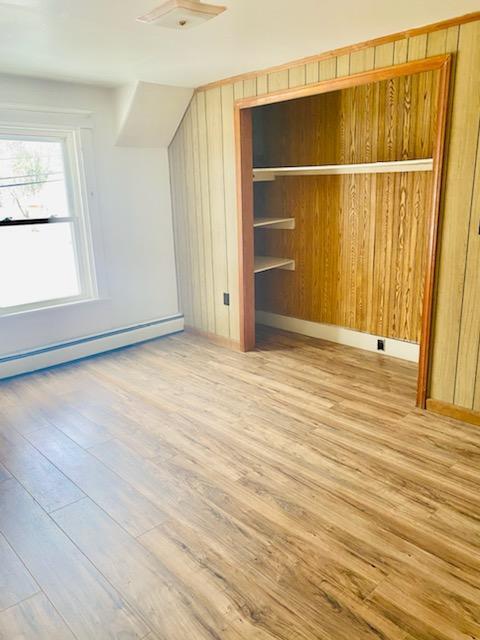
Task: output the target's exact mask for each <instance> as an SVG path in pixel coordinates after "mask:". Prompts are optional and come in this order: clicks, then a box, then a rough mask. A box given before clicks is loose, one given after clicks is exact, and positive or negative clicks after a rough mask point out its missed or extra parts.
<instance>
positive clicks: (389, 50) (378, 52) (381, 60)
mask: <svg viewBox="0 0 480 640" xmlns="http://www.w3.org/2000/svg"><path fill="white" fill-rule="evenodd" d="M394 49H395V45H394V43H393V42H387V43H386V44H380V45H378V47H375V69H381V68H382V67H390V66H391V65H392V64H393V53H394Z"/></svg>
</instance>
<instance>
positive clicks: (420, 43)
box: [407, 33, 428, 62]
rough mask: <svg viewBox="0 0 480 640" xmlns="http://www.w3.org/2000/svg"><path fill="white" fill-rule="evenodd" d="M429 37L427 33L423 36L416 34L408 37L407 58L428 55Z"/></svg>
mask: <svg viewBox="0 0 480 640" xmlns="http://www.w3.org/2000/svg"><path fill="white" fill-rule="evenodd" d="M427 38H428V35H427V34H426V33H424V34H422V35H421V36H414V37H413V38H409V39H408V54H407V60H408V61H409V62H411V61H412V60H420V59H422V58H425V57H426V56H427Z"/></svg>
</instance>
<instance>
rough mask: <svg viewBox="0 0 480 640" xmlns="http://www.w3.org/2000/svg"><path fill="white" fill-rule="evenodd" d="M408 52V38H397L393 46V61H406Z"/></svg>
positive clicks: (396, 62)
mask: <svg viewBox="0 0 480 640" xmlns="http://www.w3.org/2000/svg"><path fill="white" fill-rule="evenodd" d="M407 53H408V40H407V39H406V38H402V39H401V40H396V41H395V43H394V48H393V63H394V64H403V63H404V62H406V61H407Z"/></svg>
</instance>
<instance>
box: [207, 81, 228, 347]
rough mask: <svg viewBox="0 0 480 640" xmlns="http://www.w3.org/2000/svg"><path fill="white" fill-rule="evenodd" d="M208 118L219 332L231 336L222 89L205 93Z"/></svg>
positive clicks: (213, 254) (215, 301)
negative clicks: (226, 298)
mask: <svg viewBox="0 0 480 640" xmlns="http://www.w3.org/2000/svg"><path fill="white" fill-rule="evenodd" d="M205 100H206V103H205V106H206V115H207V153H208V179H209V192H210V215H211V224H212V257H213V272H214V304H215V324H216V333H217V334H218V335H219V336H222V337H224V338H229V337H230V318H229V315H230V314H229V312H228V307H226V306H225V305H224V304H223V293H224V292H226V291H228V290H229V289H228V278H229V273H228V259H227V232H226V225H225V184H224V163H223V138H222V95H221V90H220V87H216V88H214V89H209V90H208V91H206V92H205Z"/></svg>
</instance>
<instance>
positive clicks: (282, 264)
mask: <svg viewBox="0 0 480 640" xmlns="http://www.w3.org/2000/svg"><path fill="white" fill-rule="evenodd" d="M270 269H286V270H287V271H295V260H291V259H290V258H272V257H271V256H255V266H254V273H261V272H262V271H269V270H270Z"/></svg>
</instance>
